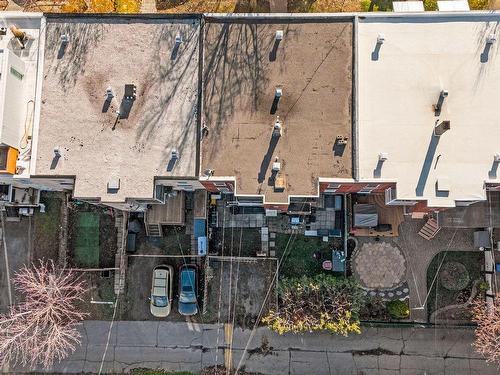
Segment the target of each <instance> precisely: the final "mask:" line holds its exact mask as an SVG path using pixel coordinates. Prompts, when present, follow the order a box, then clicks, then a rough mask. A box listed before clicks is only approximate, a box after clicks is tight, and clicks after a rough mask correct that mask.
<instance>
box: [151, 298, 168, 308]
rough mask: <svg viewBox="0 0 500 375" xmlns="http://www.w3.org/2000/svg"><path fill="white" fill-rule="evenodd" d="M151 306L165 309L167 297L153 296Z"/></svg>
mask: <svg viewBox="0 0 500 375" xmlns="http://www.w3.org/2000/svg"><path fill="white" fill-rule="evenodd" d="M152 299H153V305H155V306H156V307H165V306H167V305H168V299H167V297H159V296H153V297H152Z"/></svg>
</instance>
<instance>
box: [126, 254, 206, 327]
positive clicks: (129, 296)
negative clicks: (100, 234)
mask: <svg viewBox="0 0 500 375" xmlns="http://www.w3.org/2000/svg"><path fill="white" fill-rule="evenodd" d="M184 261H185V262H186V263H195V260H194V259H191V258H188V257H186V258H185V260H184V259H183V258H162V257H144V258H143V257H129V258H128V268H127V280H126V290H125V295H124V296H123V297H122V298H123V299H122V302H121V305H120V319H122V320H167V321H185V320H186V318H185V317H183V316H181V315H180V314H179V313H178V312H177V311H178V310H177V298H176V296H177V295H178V287H179V283H178V277H179V267H180V266H181V265H182V264H184ZM160 264H167V265H171V266H172V267H174V282H173V293H172V294H173V296H174V302H173V306H172V310H171V312H170V315H169V316H168V317H167V318H161V319H159V318H155V317H154V316H153V315H151V313H150V311H149V297H150V293H151V278H152V274H153V268H155V267H156V266H158V265H160ZM200 279H201V277H200V273H198V282H200ZM198 290H199V291H200V292H199V294H198V303H199V304H200V309H201V305H202V303H203V301H202V296H203V294H202V293H201V292H202V290H203V289H202V288H201V286H200V285H199V288H198ZM198 319H199V315H197V316H195V317H194V318H192V319H191V321H198Z"/></svg>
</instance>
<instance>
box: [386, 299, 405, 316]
mask: <svg viewBox="0 0 500 375" xmlns="http://www.w3.org/2000/svg"><path fill="white" fill-rule="evenodd" d="M387 310H389V314H390V315H391V317H392V318H394V319H406V318H408V317H409V316H410V309H409V308H408V304H407V303H406V302H404V301H400V300H398V299H397V300H395V301H390V302H387Z"/></svg>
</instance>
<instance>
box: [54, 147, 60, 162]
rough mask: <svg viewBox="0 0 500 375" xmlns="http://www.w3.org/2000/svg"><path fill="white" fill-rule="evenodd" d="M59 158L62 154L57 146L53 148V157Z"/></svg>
mask: <svg viewBox="0 0 500 375" xmlns="http://www.w3.org/2000/svg"><path fill="white" fill-rule="evenodd" d="M61 156H62V152H61V149H60V148H59V146H56V147H54V157H55V158H58V159H59V158H60V157H61Z"/></svg>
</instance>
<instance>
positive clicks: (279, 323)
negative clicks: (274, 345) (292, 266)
mask: <svg viewBox="0 0 500 375" xmlns="http://www.w3.org/2000/svg"><path fill="white" fill-rule="evenodd" d="M277 289H278V299H279V302H280V303H279V306H280V308H279V309H278V310H276V311H270V312H269V314H268V315H267V316H265V317H264V318H263V319H262V322H263V323H265V324H267V325H268V326H269V328H271V329H272V330H274V331H276V332H278V333H279V334H283V333H286V332H295V333H297V332H311V331H319V330H327V331H329V332H331V333H336V334H340V335H343V336H347V335H348V334H349V333H361V329H360V323H359V311H360V309H361V300H362V298H363V296H362V292H361V289H360V288H359V286H358V284H357V283H356V282H355V281H354V280H352V279H347V278H336V277H334V276H331V275H324V274H321V275H317V276H313V277H307V276H303V277H300V278H290V279H283V280H281V281H280V282H279V284H278V287H277Z"/></svg>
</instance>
